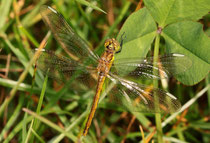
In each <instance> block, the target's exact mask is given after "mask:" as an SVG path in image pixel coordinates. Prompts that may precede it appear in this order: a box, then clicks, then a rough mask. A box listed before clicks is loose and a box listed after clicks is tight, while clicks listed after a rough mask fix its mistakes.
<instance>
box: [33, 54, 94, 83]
mask: <svg viewBox="0 0 210 143" xmlns="http://www.w3.org/2000/svg"><path fill="white" fill-rule="evenodd" d="M36 65H37V68H38V69H40V70H41V71H42V72H43V73H45V74H46V72H47V71H48V70H49V73H48V75H49V76H50V77H52V78H54V79H56V80H58V81H64V82H65V81H67V80H68V79H69V78H70V77H72V76H73V75H76V74H79V77H81V78H83V79H84V78H88V76H90V75H91V74H93V75H94V74H96V73H97V71H96V67H94V66H91V65H90V66H85V65H84V64H82V63H79V62H78V61H74V60H72V59H70V58H67V57H64V56H62V55H57V54H55V53H54V52H52V51H49V50H43V51H41V53H40V55H39V58H38V60H37V62H36Z"/></svg>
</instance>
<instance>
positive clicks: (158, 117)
mask: <svg viewBox="0 0 210 143" xmlns="http://www.w3.org/2000/svg"><path fill="white" fill-rule="evenodd" d="M159 44H160V35H159V34H157V36H156V39H155V49H154V58H153V62H154V63H153V65H154V66H155V64H156V63H157V62H158V54H159ZM155 72H157V71H153V73H154V75H156V73H155ZM153 85H154V88H158V81H157V80H153ZM154 94H156V93H154ZM154 97H155V103H157V104H156V105H157V106H156V105H155V106H156V107H157V108H158V102H159V99H158V97H157V96H156V95H154ZM155 122H156V127H157V139H158V143H163V131H162V127H161V114H160V113H156V114H155Z"/></svg>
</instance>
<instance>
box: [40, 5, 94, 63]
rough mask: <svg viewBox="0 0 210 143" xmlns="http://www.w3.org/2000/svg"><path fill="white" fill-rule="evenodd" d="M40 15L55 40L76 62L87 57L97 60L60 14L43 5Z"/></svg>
mask: <svg viewBox="0 0 210 143" xmlns="http://www.w3.org/2000/svg"><path fill="white" fill-rule="evenodd" d="M40 13H41V16H42V19H43V21H44V22H45V24H46V25H47V26H48V27H49V28H50V30H51V31H52V33H53V35H54V37H55V39H56V40H57V41H58V42H59V43H60V44H61V46H62V48H63V49H64V50H65V51H66V52H67V53H68V54H70V55H71V57H72V58H74V59H75V60H78V59H81V58H84V57H85V58H87V57H89V58H91V59H93V60H97V58H98V57H97V56H96V55H95V54H94V53H93V52H92V51H91V50H90V48H89V46H88V45H87V43H86V42H85V41H84V40H83V39H82V38H81V37H80V36H78V35H77V34H76V33H75V32H74V30H73V29H72V28H71V27H70V26H69V24H68V23H67V22H66V21H65V19H64V18H63V16H62V15H61V14H60V13H58V12H57V11H56V10H55V9H53V8H51V7H49V6H45V5H43V6H41V8H40Z"/></svg>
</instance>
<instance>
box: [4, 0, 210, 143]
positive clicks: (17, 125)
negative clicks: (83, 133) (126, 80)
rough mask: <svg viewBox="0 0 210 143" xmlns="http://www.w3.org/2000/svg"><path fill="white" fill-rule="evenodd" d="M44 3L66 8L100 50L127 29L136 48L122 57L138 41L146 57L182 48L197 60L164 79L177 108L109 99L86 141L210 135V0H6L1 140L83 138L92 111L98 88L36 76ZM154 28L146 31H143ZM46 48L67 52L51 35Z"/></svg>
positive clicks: (192, 138)
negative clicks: (137, 109) (130, 108)
mask: <svg viewBox="0 0 210 143" xmlns="http://www.w3.org/2000/svg"><path fill="white" fill-rule="evenodd" d="M43 4H45V5H49V6H51V7H54V8H55V9H56V10H57V11H59V12H60V13H61V14H62V15H63V16H64V18H65V19H66V20H67V22H68V23H69V24H70V25H71V26H72V28H73V29H74V30H75V31H76V32H77V33H78V34H79V35H80V36H81V37H83V38H84V39H85V40H86V41H88V43H89V44H90V45H91V46H92V47H94V48H93V50H94V51H95V52H96V53H97V54H99V55H100V54H101V53H102V52H103V50H104V48H103V44H104V41H105V40H106V39H107V38H109V37H117V39H119V36H117V35H121V34H122V32H124V31H126V34H127V35H126V36H127V38H128V39H129V38H131V37H132V40H135V42H134V43H129V41H125V45H127V47H129V46H130V48H128V49H129V52H126V51H125V52H124V54H123V53H122V55H121V56H123V57H127V58H129V56H130V55H133V54H136V53H138V52H136V50H138V49H135V48H132V47H137V48H138V45H139V47H143V49H140V50H141V51H142V53H141V54H139V56H141V57H145V56H146V55H154V56H157V55H158V52H157V51H159V54H164V53H167V52H180V53H183V54H185V55H187V56H189V58H190V59H191V60H192V63H193V66H192V67H191V68H190V70H189V72H186V73H185V76H182V77H175V78H172V79H170V80H169V82H167V83H166V86H163V88H165V90H168V91H169V92H170V93H172V94H173V95H175V96H176V97H177V98H178V99H179V100H180V102H181V103H182V105H183V107H182V108H181V110H180V111H179V112H178V113H174V114H172V115H163V116H160V115H154V114H149V113H146V114H145V113H144V114H143V113H133V112H131V113H130V112H125V111H122V110H120V109H118V108H112V107H111V106H109V103H108V100H106V99H104V100H103V102H101V103H100V105H99V108H98V109H97V114H96V115H95V118H94V120H93V124H92V126H91V128H90V131H89V134H88V136H87V137H85V138H84V139H83V142H90V143H93V142H100V143H101V142H113V143H117V142H122V143H123V142H153V141H154V142H179V143H180V142H195V143H198V142H204V143H208V142H210V122H209V120H210V89H209V82H210V76H209V69H210V47H209V45H210V39H209V36H210V28H209V27H210V14H209V11H210V3H209V1H208V0H194V1H192V0H183V1H182V2H177V1H175V0H161V1H155V0H144V1H141V0H140V1H138V0H121V1H117V0H101V1H99V0H91V1H85V0H71V1H68V0H59V1H58V0H52V1H49V0H40V1H36V0H33V1H32V0H27V1H26V0H13V1H12V0H1V1H0V142H5V143H6V142H66V143H68V142H76V141H77V135H78V134H79V131H80V129H81V127H82V125H84V120H85V118H86V117H87V115H88V113H89V110H88V109H89V108H87V107H89V105H90V103H91V99H92V97H93V93H94V92H95V91H94V89H89V90H88V91H87V92H86V93H84V95H78V94H77V93H76V92H75V91H74V89H71V88H69V87H68V85H64V84H60V83H57V82H56V81H54V80H52V79H49V80H48V81H47V78H45V79H44V77H43V76H40V75H37V76H36V79H35V80H33V68H32V64H33V63H34V60H35V57H33V56H30V51H31V49H34V48H38V47H43V44H44V42H46V38H44V37H45V36H46V35H47V32H48V28H47V27H46V25H44V23H43V21H42V20H41V15H40V14H39V8H40V6H41V5H43ZM135 11H136V14H135V15H133V14H132V13H134V12H135ZM105 13H106V14H105ZM131 15H132V16H131ZM129 16H130V18H129V20H127V22H126V23H124V22H125V21H126V19H127V18H128V17H129ZM138 22H139V23H138ZM154 23H155V24H154ZM123 24H124V26H123ZM122 26H123V28H121V27H122ZM148 30H149V31H151V32H150V33H149V34H148V37H146V38H145V37H144V36H145V35H146V34H145V33H144V32H142V31H148ZM157 30H161V31H160V33H161V32H162V33H161V35H160V34H157ZM177 31H179V32H178V33H177ZM118 33H121V34H118ZM178 34H181V35H178ZM47 36H49V34H48V35H47ZM170 36H171V37H172V38H171V37H170ZM144 38H145V39H144ZM171 39H173V41H172V40H171ZM43 41H44V42H43ZM154 41H155V42H154ZM153 47H154V48H153ZM46 48H47V49H50V50H52V51H55V52H56V53H62V54H64V51H63V49H62V48H61V46H60V45H59V44H58V43H57V42H56V41H55V40H54V39H53V36H52V35H50V36H49V39H48V44H47V46H46ZM176 79H177V80H176ZM162 83H163V82H159V85H160V86H162ZM149 84H151V83H149ZM155 84H156V85H155V86H157V83H155ZM32 90H33V92H32ZM26 108H27V109H26ZM31 111H33V112H31ZM155 116H156V117H155ZM158 116H159V117H158ZM161 121H162V124H161ZM156 124H157V126H156ZM65 130H66V131H65Z"/></svg>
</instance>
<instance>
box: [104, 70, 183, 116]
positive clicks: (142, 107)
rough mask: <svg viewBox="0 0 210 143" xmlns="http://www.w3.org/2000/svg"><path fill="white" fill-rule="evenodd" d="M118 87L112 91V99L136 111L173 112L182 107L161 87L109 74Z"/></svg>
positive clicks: (125, 107) (127, 108)
mask: <svg viewBox="0 0 210 143" xmlns="http://www.w3.org/2000/svg"><path fill="white" fill-rule="evenodd" d="M108 77H109V78H110V79H111V81H113V82H115V83H116V87H115V88H113V89H112V90H111V91H110V93H109V94H110V96H111V100H113V101H114V102H115V103H117V104H118V105H120V106H121V107H123V108H124V109H126V110H129V111H134V112H151V113H156V112H157V113H158V112H159V113H173V112H176V111H178V110H179V109H180V107H181V104H180V102H179V101H178V100H177V99H176V97H174V96H173V95H171V94H170V93H167V92H165V91H163V90H161V89H158V88H154V87H152V86H143V85H139V84H137V83H135V82H132V81H129V80H125V79H122V78H120V77H118V76H116V75H113V74H111V73H110V74H109V76H108Z"/></svg>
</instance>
